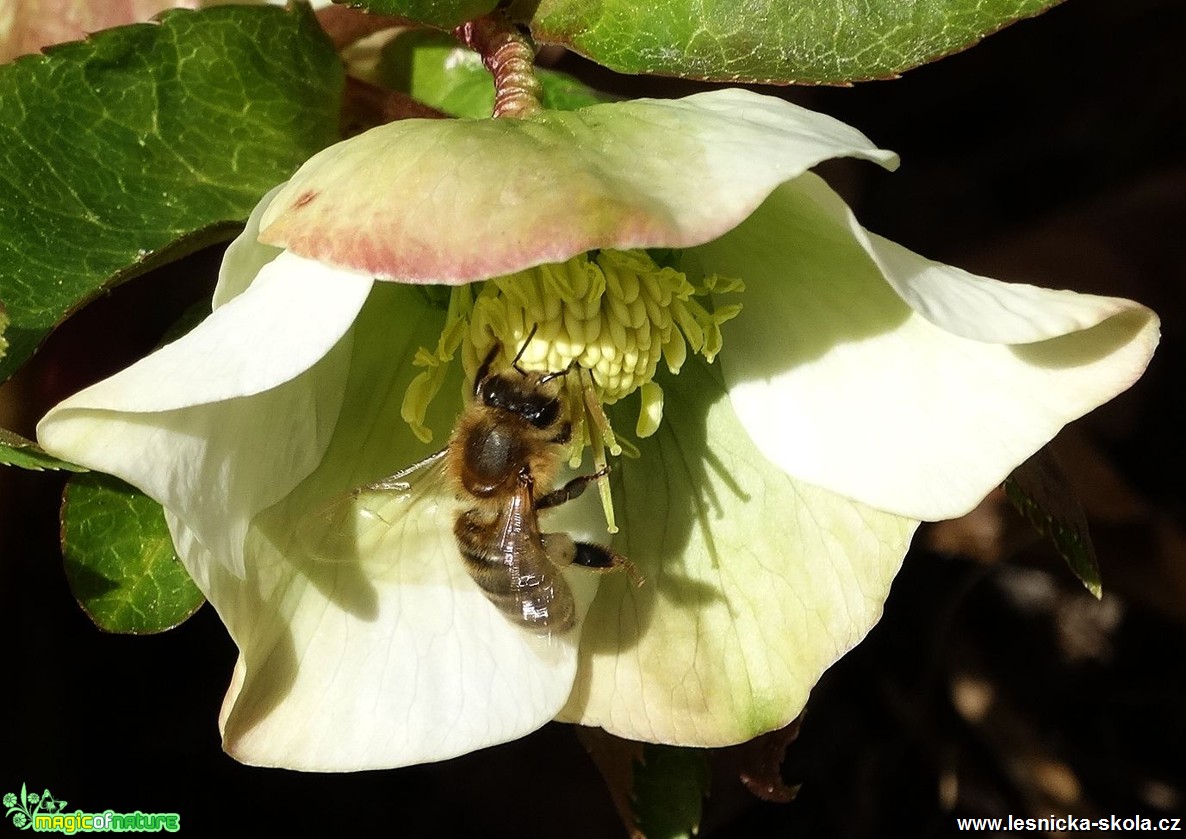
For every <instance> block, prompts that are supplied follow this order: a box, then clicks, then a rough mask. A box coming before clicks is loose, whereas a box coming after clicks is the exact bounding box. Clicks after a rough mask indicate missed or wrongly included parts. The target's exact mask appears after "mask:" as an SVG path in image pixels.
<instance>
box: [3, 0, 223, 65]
mask: <svg viewBox="0 0 1186 839" xmlns="http://www.w3.org/2000/svg"><path fill="white" fill-rule="evenodd" d="M198 5H200V4H199V2H198V0H101V2H98V1H97V0H5V2H4V3H0V62H4V61H11V60H12V59H14V58H16V57H17V56H18V55H24V54H25V53H30V52H37V51H38V50H40V49H41V48H42V47H47V46H50V45H51V44H60V43H62V42H63V41H77V40H79V39H81V38H83V37H85V36H86V35H88V34H89V33H91V32H98V31H99V30H100V29H108V28H110V27H112V26H122V25H123V24H126V23H136V22H137V21H145V20H148V19H149V18H151V17H152V16H153V15H155V14H157V13H158V12H162V11H164V10H165V9H172V8H177V7H180V8H188V9H193V8H197V7H198Z"/></svg>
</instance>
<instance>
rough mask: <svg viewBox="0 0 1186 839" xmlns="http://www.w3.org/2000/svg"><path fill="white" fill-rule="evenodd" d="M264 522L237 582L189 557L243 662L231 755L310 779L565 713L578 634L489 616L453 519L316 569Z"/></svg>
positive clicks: (412, 526)
mask: <svg viewBox="0 0 1186 839" xmlns="http://www.w3.org/2000/svg"><path fill="white" fill-rule="evenodd" d="M269 518H270V521H271V522H275V521H276V520H277V519H276V518H275V517H267V516H265V517H263V519H262V521H261V522H260V524H259V528H260V530H258V531H253V534H252V539H251V547H250V548H249V554H248V562H247V569H248V574H247V577H246V579H244V580H240V579H238V578H235V577H234V576H232V575H231V574H229V573H227V572H226V571H225V570H224V569H223V568H222V567H221V565H219V564H218V563H215V562H211V561H210V558H209V557H208V556H205V555H203V549H202V548H201V546H200V545H197V544H193V543H191V544H190V545H188V546H187V548H188V549H187V550H186V555H187V559H186V565H187V567H191V566H193V567H196V568H197V569H204V570H206V571H207V572H209V573H208V575H207V576H206V578H205V579H204V580H203V581H202V582H203V585H202V588H203V590H204V591H205V592H206V594H207V596H208V597H209V599H210V601H211V602H212V603H213V604H214V605H215V607H216V608H217V609H218V612H219V615H220V616H221V617H222V619H223V621H224V622H225V623H226V625H227V628H228V630H229V631H230V632H231V635H232V637H233V638H234V639H235V641H236V643H237V644H238V645H239V647H240V651H241V657H240V661H239V664H238V666H237V668H236V672H237V675H236V679H235V683H234V684H233V685H232V690H231V691H230V692H229V693H228V696H227V699H226V702H225V705H224V711H223V734H224V743H225V748H226V750H227V751H228V753H230V754H231V755H232V756H233V757H235V758H236V759H237V760H240V761H242V762H244V763H250V764H255V765H264V766H284V767H287V768H290V769H306V770H316V771H351V770H356V769H374V768H385V767H393V766H403V765H408V764H415V763H424V762H428V761H435V760H444V759H446V758H449V757H453V756H455V755H459V754H464V753H466V752H470V751H474V750H476V749H480V748H483V747H485V746H489V745H493V744H496V743H502V742H506V741H508V740H513V739H516V738H518V737H521V736H523V735H525V734H528V733H530V732H531V731H534V730H535V729H537V728H539V727H540V726H542V725H543V724H544V723H546V722H548V721H549V720H551V719H552V718H553V717H554V716H555V714H556V712H557V711H558V710H559V709H560V707H561V706H562V705H563V704H564V701H565V700H566V699H567V697H568V694H569V691H570V690H571V687H572V680H573V675H574V673H575V670H576V642H577V640H578V638H579V633H578V631H575V630H574V631H571V632H569V633H566V634H563V635H554V636H550V637H549V636H536V635H532V634H530V633H527V632H525V631H523V630H521V629H520V628H518V627H517V626H515V625H513V624H512V623H511V622H510V621H508V620H507V619H506V618H505V617H504V616H503V615H502V614H501V613H500V612H498V611H497V610H496V609H495V608H494V607H493V606H492V605H491V604H490V603H489V602H488V601H487V600H486V598H485V597H484V596H483V595H482V593H481V592H480V591H479V590H478V588H477V586H476V585H475V584H474V583H473V581H472V580H471V579H470V578H469V577H468V575H467V574H466V573H465V571H464V569H463V567H462V565H461V561H460V558H459V556H458V554H457V545H456V542H455V541H454V538H453V534H452V524H453V518H452V516H451V515H448V514H446V513H444V512H430V513H422V514H421V515H419V516H417V517H416V518H412V519H405V520H404V521H405V522H406V523H407V527H406V528H405V527H399V526H397V527H393V528H392V529H390V530H388V531H387V532H386V534H385V535H383V536H382V538H381V541H380V542H379V543H378V544H377V546H376V547H375V548H374V550H375V551H376V553H375V554H373V555H371V556H372V561H370V562H366V563H362V564H360V565H346V564H330V563H323V564H321V565H320V566H319V565H318V563H317V562H316V561H315V560H305V559H303V558H302V557H301V556H300V549H299V546H294V545H293V544H292V543H291V542H287V543H285V542H280V544H285V545H286V547H287V548H289V552H288V553H287V555H283V554H281V553H279V552H278V551H277V549H276V543H273V542H272V541H270V539H271V538H277V537H279V538H281V539H282V538H283V537H284V533H282V532H280V531H279V530H270V529H269V524H270V521H269ZM175 538H176V539H177V542H178V544H179V545H181V544H184V542H185V539H184V536H182V535H181V534H177V535H176V536H175ZM368 550H370V548H368ZM380 563H383V564H382V565H380ZM584 607H587V603H585V604H583V608H584ZM583 608H582V610H583Z"/></svg>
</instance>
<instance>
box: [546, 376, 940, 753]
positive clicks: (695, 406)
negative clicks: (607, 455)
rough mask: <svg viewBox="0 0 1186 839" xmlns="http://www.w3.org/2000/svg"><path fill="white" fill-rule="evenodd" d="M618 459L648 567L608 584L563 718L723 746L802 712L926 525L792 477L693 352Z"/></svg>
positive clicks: (627, 520) (623, 516)
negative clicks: (764, 451)
mask: <svg viewBox="0 0 1186 839" xmlns="http://www.w3.org/2000/svg"><path fill="white" fill-rule="evenodd" d="M663 388H664V392H665V393H666V394H667V404H666V408H667V410H665V411H664V419H663V423H662V425H660V427H659V429H658V431H657V432H656V434H655V435H654V436H653V437H649V438H647V439H645V440H640V441H638V447H639V449H640V451H641V457H640V458H639V459H637V460H625V459H623V462H622V463H621V464H620V466H619V468H618V469H617V471H616V473H615V474H616V491H615V495H616V498H617V499H618V501H619V502H620V505H621V513H620V516H619V521H620V523H621V534H620V537H619V538H618V539H616V540H615V543H614V545H615V547H616V548H617V549H618V550H620V551H622V553H624V554H625V555H627V556H628V557H629V558H630V559H631V560H632V561H633V562H634V563H635V564H636V565H637V566H638V569H639V571H640V572H641V574H642V575H643V576H644V577H645V578H646V581H645V583H644V584H643V585H642V586H641V587H637V588H636V587H635V586H634V585H632V584H631V582H630V581H629V580H628V579H626V578H625V575H611V576H610V577H609V578H607V579H606V580H604V581H603V582H602V585H601V588H600V589H599V591H598V594H597V598H596V600H595V601H594V604H593V608H592V609H591V610H590V612H589V617H588V619H587V621H586V624H585V630H584V636H583V637H582V640H581V669H580V671H579V672H578V676H577V684H576V687H575V689H574V691H573V697H572V699H571V700H570V702H569V704H568V706H567V707H566V708H565V710H564V714H563V719H566V720H571V721H574V722H580V723H582V724H584V725H595V726H600V727H602V728H605V729H606V730H607V731H610V732H612V733H614V734H617V735H620V736H622V737H628V738H631V739H635V740H648V741H658V742H665V743H674V744H679V745H687V746H721V745H729V744H733V743H738V742H742V741H745V740H749V739H751V738H752V737H755V736H757V735H758V734H761V733H763V732H767V731H771V730H774V729H777V728H781V727H782V726H784V725H786V724H787V723H789V722H790V721H791V720H792V719H794V718H795V717H796V716H797V715H798V714H799V712H800V711H801V710H802V709H803V705H804V703H805V702H806V701H807V696H808V694H809V692H810V691H811V689H812V687H813V686H814V685H815V683H816V681H817V680H818V679H819V677H820V674H821V673H823V671H824V670H825V669H826V668H827V667H829V666H831V665H832V663H833V662H835V661H836V660H837V659H838V658H840V656H842V655H843V654H844V653H845V652H847V651H848V650H849V649H851V648H852V647H853V646H854V645H855V644H856V643H857V642H859V641H860V640H861V639H862V638H863V637H864V636H865V633H867V632H868V631H869V629H870V628H871V627H872V626H873V624H875V623H876V622H877V620H878V618H879V617H880V616H881V610H882V605H883V603H884V602H885V598H886V596H887V595H888V593H889V587H890V582H891V581H892V580H893V577H894V574H895V573H897V570H898V568H899V566H900V564H901V562H902V558H903V556H904V555H905V553H906V548H907V546H908V545H909V542H910V536H911V534H912V533H913V531H914V528H915V526H916V525H917V522H914V521H910V520H907V519H903V518H899V517H897V516H893V515H890V514H887V513H882V512H879V511H877V510H872V509H869V508H868V507H865V506H863V505H861V504H859V503H857V502H854V501H850V500H848V499H846V498H842V497H840V496H838V495H836V494H834V493H831V492H828V491H827V490H823V489H819V488H817V487H813V486H810V485H808V484H805V483H803V482H802V481H796V480H793V479H791V478H789V477H788V476H787V475H786V474H785V473H783V472H782V471H781V470H779V469H778V468H777V467H775V466H773V465H772V464H770V463H769V462H768V461H766V459H765V458H763V457H762V455H761V453H760V452H759V451H758V450H757V449H756V448H755V447H754V445H753V443H752V442H751V441H750V439H749V437H748V436H747V435H746V433H745V431H744V430H743V429H742V428H741V426H740V424H739V422H738V420H737V417H736V415H735V414H734V412H733V411H732V408H731V406H730V404H729V401H728V399H726V398H724V389H723V386H722V384H721V383H720V381H719V379H717V378H716V376H715V371H709V370H707V369H705V367H704V363H703V362H702V361H701V360H699V359H696V358H690V359H689V360H688V363H687V364H686V365H685V366H684V368H683V370H682V371H681V372H680V374H679V376H677V377H675V380H674V381H671V382H670V383H669V382H666V381H665V382H664V383H663Z"/></svg>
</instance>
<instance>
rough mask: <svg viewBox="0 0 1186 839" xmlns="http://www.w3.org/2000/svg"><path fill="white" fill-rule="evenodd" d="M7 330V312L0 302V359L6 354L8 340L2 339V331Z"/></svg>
mask: <svg viewBox="0 0 1186 839" xmlns="http://www.w3.org/2000/svg"><path fill="white" fill-rule="evenodd" d="M7 328H8V312H7V310H5V308H4V303H2V302H0V359H2V358H4V354H5V353H6V352H8V339H7V338H5V337H4V330H5V329H7Z"/></svg>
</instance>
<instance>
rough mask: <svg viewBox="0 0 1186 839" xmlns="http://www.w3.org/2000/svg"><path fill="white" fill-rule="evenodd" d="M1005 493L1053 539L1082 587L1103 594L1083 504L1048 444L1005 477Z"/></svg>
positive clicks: (1031, 521)
mask: <svg viewBox="0 0 1186 839" xmlns="http://www.w3.org/2000/svg"><path fill="white" fill-rule="evenodd" d="M1005 494H1006V495H1007V496H1008V497H1009V500H1010V501H1012V502H1013V506H1014V507H1016V508H1017V509H1018V511H1019V512H1020V513H1021V514H1022V515H1023V516H1025V517H1026V519H1027V520H1028V521H1029V523H1030V524H1032V525H1033V526H1034V528H1035V529H1036V530H1037V531H1038V532H1039V533H1041V534H1042V535H1043V536H1045V537H1046V538H1048V539H1050V541H1052V542H1053V543H1054V547H1055V548H1057V549H1058V552H1059V554H1060V555H1061V556H1062V558H1063V559H1064V560H1065V561H1066V563H1067V565H1068V566H1070V569H1071V572H1072V573H1073V574H1074V575H1075V576H1076V577H1078V578H1079V581H1080V582H1081V583H1083V585H1084V587H1086V589H1087V590H1088V591H1090V592H1091V593H1092V594H1094V595H1095V596H1096V598H1097V599H1098V598H1100V597H1102V596H1103V584H1102V582H1101V581H1100V567H1099V562H1098V560H1097V559H1096V556H1095V546H1094V545H1092V543H1091V533H1090V531H1089V530H1088V527H1087V516H1086V514H1085V513H1084V512H1083V505H1081V504H1080V503H1079V499H1078V497H1077V496H1076V495H1075V492H1074V490H1073V489H1071V486H1070V482H1069V481H1068V480H1067V477H1066V475H1065V474H1064V473H1063V471H1062V467H1061V466H1060V465H1059V463H1058V460H1057V459H1056V458H1055V457H1054V453H1053V452H1051V451H1050V449H1049V448H1043V449H1039V450H1038V452H1037V454H1035V455H1034V456H1033V457H1031V458H1030V459H1029V460H1027V461H1026V462H1025V463H1023V464H1021V465H1020V466H1018V467H1017V468H1016V469H1014V470H1013V473H1012V474H1011V475H1009V477H1008V478H1006V479H1005Z"/></svg>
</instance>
